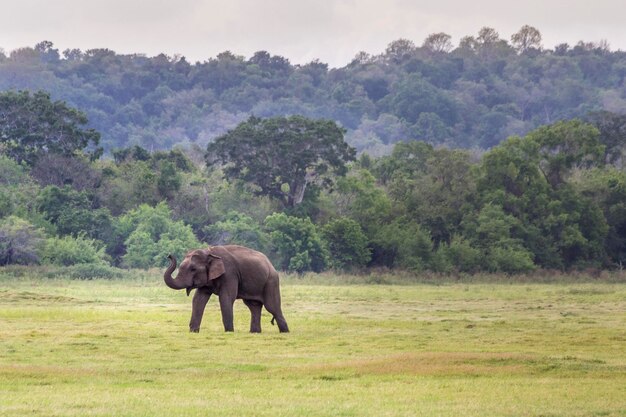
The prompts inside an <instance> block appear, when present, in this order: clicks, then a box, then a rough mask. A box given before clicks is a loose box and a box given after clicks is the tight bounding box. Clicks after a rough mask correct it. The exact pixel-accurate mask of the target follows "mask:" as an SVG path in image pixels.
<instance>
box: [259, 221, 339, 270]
mask: <svg viewBox="0 0 626 417" xmlns="http://www.w3.org/2000/svg"><path fill="white" fill-rule="evenodd" d="M265 227H266V229H267V231H268V232H269V235H270V245H271V248H272V251H271V252H272V253H271V256H272V258H274V260H275V261H276V265H277V266H278V267H279V268H280V269H282V270H285V271H294V272H298V273H301V272H304V271H315V272H320V271H322V270H324V269H325V268H326V266H327V264H328V250H327V249H326V247H325V245H324V242H323V241H322V239H321V238H320V236H319V234H318V232H317V228H316V227H315V225H314V224H313V223H312V222H311V219H309V218H308V217H307V218H304V219H302V218H299V217H292V216H288V215H286V214H284V213H274V214H272V215H270V216H267V218H266V219H265Z"/></svg>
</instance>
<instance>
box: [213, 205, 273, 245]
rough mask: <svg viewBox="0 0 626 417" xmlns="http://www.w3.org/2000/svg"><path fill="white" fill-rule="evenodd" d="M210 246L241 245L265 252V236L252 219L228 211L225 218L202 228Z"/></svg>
mask: <svg viewBox="0 0 626 417" xmlns="http://www.w3.org/2000/svg"><path fill="white" fill-rule="evenodd" d="M204 230H205V232H206V235H207V237H208V239H207V241H208V243H209V244H211V245H242V246H247V247H249V248H252V249H255V250H258V251H260V252H265V249H266V247H267V240H268V238H267V235H266V234H265V232H264V231H263V230H262V229H261V225H260V224H258V223H257V222H256V221H255V220H254V219H253V218H252V217H250V216H247V215H245V214H243V213H239V212H237V211H230V212H229V213H228V214H227V215H226V218H225V219H224V220H222V221H219V222H216V223H215V224H212V225H210V226H207V227H205V228H204Z"/></svg>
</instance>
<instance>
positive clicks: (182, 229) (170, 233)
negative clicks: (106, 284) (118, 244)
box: [119, 203, 203, 268]
mask: <svg viewBox="0 0 626 417" xmlns="http://www.w3.org/2000/svg"><path fill="white" fill-rule="evenodd" d="M119 229H120V231H121V234H122V236H126V235H127V236H128V237H127V238H126V240H125V242H124V244H125V245H126V254H125V255H124V256H123V257H122V261H123V265H124V266H126V267H130V268H150V267H163V266H166V265H167V263H168V260H167V255H168V254H173V255H175V256H176V257H178V258H179V259H180V258H181V257H182V255H184V254H185V253H187V252H188V251H189V250H191V249H196V248H199V247H201V246H203V244H202V243H201V242H199V241H198V239H197V238H196V236H195V235H194V234H193V231H192V230H191V227H190V226H188V225H186V224H185V223H183V222H182V221H174V220H172V219H171V213H170V210H169V209H168V207H167V205H166V204H165V203H159V204H158V205H157V206H156V207H150V206H148V205H145V204H143V205H141V206H140V207H139V208H137V209H135V210H132V211H130V212H129V213H128V214H126V215H124V216H122V218H121V219H120V223H119Z"/></svg>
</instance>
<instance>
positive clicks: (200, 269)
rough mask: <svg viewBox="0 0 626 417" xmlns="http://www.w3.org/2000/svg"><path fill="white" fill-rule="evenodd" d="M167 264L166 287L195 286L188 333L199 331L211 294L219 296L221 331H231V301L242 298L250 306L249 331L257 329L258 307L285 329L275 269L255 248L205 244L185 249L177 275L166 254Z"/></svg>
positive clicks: (258, 327)
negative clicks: (204, 245) (206, 245)
mask: <svg viewBox="0 0 626 417" xmlns="http://www.w3.org/2000/svg"><path fill="white" fill-rule="evenodd" d="M168 258H169V259H170V265H169V267H168V268H167V269H166V271H165V273H164V274H163V279H164V281H165V284H167V286H168V287H170V288H172V289H175V290H182V289H186V290H187V296H189V293H190V292H191V290H193V289H196V293H195V294H194V297H193V302H192V310H191V320H190V322H189V331H190V332H195V333H197V332H199V331H200V323H201V322H202V315H203V314H204V308H205V307H206V304H207V302H208V301H209V298H210V297H211V295H212V294H215V295H217V296H218V297H219V302H220V309H221V311H222V322H223V324H224V330H225V331H227V332H232V331H234V326H233V304H234V303H235V300H236V299H239V298H240V299H242V300H243V302H244V303H245V304H246V306H247V307H248V308H249V309H250V313H251V315H252V317H251V319H250V332H252V333H260V332H261V309H262V307H263V306H265V309H266V310H267V311H269V312H270V314H272V316H273V318H272V324H274V320H276V322H277V324H278V329H279V331H280V332H281V333H286V332H289V326H288V325H287V321H286V320H285V317H284V316H283V313H282V309H281V303H280V286H279V278H278V272H276V269H274V266H273V265H272V263H271V262H270V260H269V259H268V258H267V256H265V255H264V254H262V253H261V252H258V251H256V250H253V249H250V248H246V247H244V246H238V245H225V246H209V247H208V248H207V249H197V250H192V251H190V252H188V253H187V254H186V255H185V259H183V261H182V262H181V263H180V267H179V269H178V275H177V276H176V278H173V277H172V273H173V272H174V270H175V269H176V258H175V257H174V256H172V255H169V256H168Z"/></svg>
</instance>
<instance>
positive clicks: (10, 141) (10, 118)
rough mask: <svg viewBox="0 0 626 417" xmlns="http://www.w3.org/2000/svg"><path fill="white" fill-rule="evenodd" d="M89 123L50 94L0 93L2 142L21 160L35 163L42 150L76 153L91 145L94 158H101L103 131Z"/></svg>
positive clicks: (90, 153)
mask: <svg viewBox="0 0 626 417" xmlns="http://www.w3.org/2000/svg"><path fill="white" fill-rule="evenodd" d="M86 124H87V117H86V116H85V114H84V113H82V112H80V111H78V110H76V109H73V108H71V107H68V106H67V105H66V104H65V103H64V102H62V101H52V100H51V99H50V94H49V93H46V92H43V91H38V92H36V93H34V94H31V93H30V92H28V91H18V92H14V91H7V92H3V93H0V144H1V145H2V147H3V148H4V153H6V154H7V155H8V156H10V157H11V158H13V159H15V160H16V161H17V162H20V163H21V162H26V163H27V164H29V165H32V164H33V163H34V162H35V161H36V159H37V157H38V156H39V155H40V154H42V153H44V154H45V153H54V154H60V155H63V156H72V155H74V153H75V152H77V151H82V150H84V149H86V148H87V147H91V150H90V151H88V152H87V153H88V155H89V156H90V157H91V159H92V160H93V159H96V158H98V157H99V156H100V155H101V153H102V148H99V147H97V146H98V143H99V141H100V134H99V133H98V132H96V131H95V130H93V129H85V128H83V126H85V125H86Z"/></svg>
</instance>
